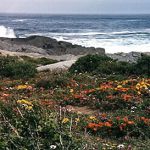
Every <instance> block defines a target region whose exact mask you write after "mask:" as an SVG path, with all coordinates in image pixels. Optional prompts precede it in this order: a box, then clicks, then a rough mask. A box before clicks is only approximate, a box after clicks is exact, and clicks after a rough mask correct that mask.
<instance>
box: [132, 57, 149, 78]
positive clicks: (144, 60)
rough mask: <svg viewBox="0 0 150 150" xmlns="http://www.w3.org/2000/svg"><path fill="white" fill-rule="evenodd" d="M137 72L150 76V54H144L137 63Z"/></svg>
mask: <svg viewBox="0 0 150 150" xmlns="http://www.w3.org/2000/svg"><path fill="white" fill-rule="evenodd" d="M135 73H136V74H138V75H143V74H145V75H147V76H150V56H148V55H143V56H142V57H141V58H140V59H139V60H138V61H137V64H136V65H135Z"/></svg>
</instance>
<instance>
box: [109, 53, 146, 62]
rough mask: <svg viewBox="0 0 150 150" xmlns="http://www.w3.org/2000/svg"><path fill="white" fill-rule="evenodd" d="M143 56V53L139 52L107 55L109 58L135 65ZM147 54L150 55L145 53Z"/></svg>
mask: <svg viewBox="0 0 150 150" xmlns="http://www.w3.org/2000/svg"><path fill="white" fill-rule="evenodd" d="M142 54H143V53H139V52H130V53H116V54H107V56H109V57H111V58H112V59H115V60H118V61H125V62H129V63H135V62H137V60H138V59H139V58H140V57H141V56H142ZM145 54H147V55H148V54H149V53H145Z"/></svg>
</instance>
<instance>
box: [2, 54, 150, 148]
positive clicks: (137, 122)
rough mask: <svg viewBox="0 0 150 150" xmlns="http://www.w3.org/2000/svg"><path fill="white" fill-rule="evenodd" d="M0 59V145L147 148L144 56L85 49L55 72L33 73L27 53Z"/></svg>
mask: <svg viewBox="0 0 150 150" xmlns="http://www.w3.org/2000/svg"><path fill="white" fill-rule="evenodd" d="M0 63H1V64H2V65H1V66H0V75H1V76H2V77H3V78H1V79H0V150H43V149H44V150H51V149H56V150H83V149H85V150H109V149H112V150H119V149H120V150H131V149H133V150H148V149H149V147H150V103H149V100H150V98H149V97H150V78H149V70H148V68H149V56H145V55H144V56H143V57H142V58H141V59H139V60H138V62H137V63H136V64H129V63H125V62H117V61H114V60H112V59H111V58H108V57H106V56H98V55H92V56H91V55H88V56H85V57H83V58H80V59H79V60H78V61H77V63H75V64H74V65H73V66H72V67H71V68H70V70H69V71H66V72H65V71H64V72H60V73H58V72H48V71H47V72H41V73H37V72H36V71H35V67H36V63H32V62H31V60H30V61H29V60H28V61H27V58H25V59H23V60H22V59H21V60H20V59H19V58H18V57H0ZM38 64H40V63H39V62H38ZM32 67H33V68H32ZM5 77H9V78H5Z"/></svg>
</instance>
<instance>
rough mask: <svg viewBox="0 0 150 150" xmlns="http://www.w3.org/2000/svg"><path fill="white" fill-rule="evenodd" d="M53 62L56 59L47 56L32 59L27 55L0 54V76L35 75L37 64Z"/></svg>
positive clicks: (27, 76)
mask: <svg viewBox="0 0 150 150" xmlns="http://www.w3.org/2000/svg"><path fill="white" fill-rule="evenodd" d="M55 62H57V61H55V60H51V59H47V58H37V59H33V58H30V57H28V56H22V57H14V56H6V57H5V56H1V57H0V64H1V66H0V76H2V77H10V78H17V79H21V78H31V77H34V76H35V74H36V72H37V71H36V67H37V66H38V65H47V64H52V63H55Z"/></svg>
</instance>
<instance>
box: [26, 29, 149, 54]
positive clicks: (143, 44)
mask: <svg viewBox="0 0 150 150" xmlns="http://www.w3.org/2000/svg"><path fill="white" fill-rule="evenodd" d="M148 30H149V29H147V31H148ZM95 33H96V32H92V33H90V34H89V33H85V34H86V35H93V34H95ZM124 33H131V32H129V31H122V32H113V33H112V34H124ZM132 33H134V31H132ZM79 34H80V35H81V33H76V34H74V33H64V34H62V33H37V34H28V35H26V37H27V36H31V35H41V36H47V37H51V38H54V39H56V40H58V41H67V42H71V43H72V44H78V45H82V46H85V47H95V48H98V47H102V48H105V50H106V53H118V52H125V53H128V52H131V51H135V52H150V39H148V38H147V39H144V40H143V39H142V38H139V37H137V36H134V37H130V38H129V37H128V38H110V39H107V38H103V39H96V38H95V37H94V36H93V37H92V36H85V37H84V36H75V35H79ZM114 37H115V36H114Z"/></svg>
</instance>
